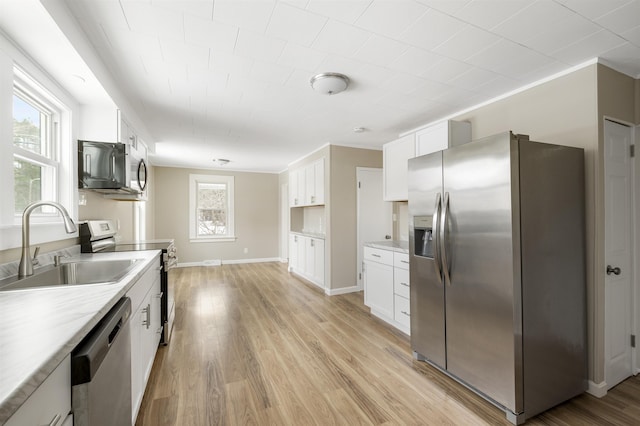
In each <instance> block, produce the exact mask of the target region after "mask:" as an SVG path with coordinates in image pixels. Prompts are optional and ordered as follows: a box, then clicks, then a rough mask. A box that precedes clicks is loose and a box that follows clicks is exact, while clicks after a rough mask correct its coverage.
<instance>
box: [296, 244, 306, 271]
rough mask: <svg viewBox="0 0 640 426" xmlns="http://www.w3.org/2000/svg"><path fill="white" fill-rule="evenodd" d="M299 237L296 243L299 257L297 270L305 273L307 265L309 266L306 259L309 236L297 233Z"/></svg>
mask: <svg viewBox="0 0 640 426" xmlns="http://www.w3.org/2000/svg"><path fill="white" fill-rule="evenodd" d="M296 237H297V238H298V243H297V244H296V253H297V257H298V261H297V268H296V272H298V273H300V274H304V270H305V267H306V266H307V261H306V258H307V256H306V254H307V253H306V245H307V237H305V236H302V235H296Z"/></svg>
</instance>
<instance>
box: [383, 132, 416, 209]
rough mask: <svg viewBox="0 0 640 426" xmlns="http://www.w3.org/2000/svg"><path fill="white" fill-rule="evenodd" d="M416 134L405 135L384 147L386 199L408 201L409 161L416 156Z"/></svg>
mask: <svg viewBox="0 0 640 426" xmlns="http://www.w3.org/2000/svg"><path fill="white" fill-rule="evenodd" d="M415 150H416V147H415V138H414V135H413V134H411V135H407V136H404V137H402V138H400V139H398V140H396V141H393V142H389V143H388V144H385V145H384V147H383V148H382V155H383V170H384V200H385V201H406V200H407V199H408V198H409V187H408V180H407V173H408V166H407V161H408V160H409V159H410V158H413V157H414V156H415Z"/></svg>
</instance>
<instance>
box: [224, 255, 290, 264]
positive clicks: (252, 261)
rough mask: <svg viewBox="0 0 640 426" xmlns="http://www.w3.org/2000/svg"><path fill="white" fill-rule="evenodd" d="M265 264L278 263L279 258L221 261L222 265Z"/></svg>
mask: <svg viewBox="0 0 640 426" xmlns="http://www.w3.org/2000/svg"><path fill="white" fill-rule="evenodd" d="M267 262H280V258H279V257H264V258H262V259H236V260H223V261H222V264H223V265H236V264H239V263H267Z"/></svg>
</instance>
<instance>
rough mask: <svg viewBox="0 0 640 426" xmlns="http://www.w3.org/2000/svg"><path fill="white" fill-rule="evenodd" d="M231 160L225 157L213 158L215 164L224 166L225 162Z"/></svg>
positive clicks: (227, 162)
mask: <svg viewBox="0 0 640 426" xmlns="http://www.w3.org/2000/svg"><path fill="white" fill-rule="evenodd" d="M230 161H231V160H227V159H226V158H214V159H213V162H214V163H215V164H216V165H217V166H226V165H227V164H229V162H230Z"/></svg>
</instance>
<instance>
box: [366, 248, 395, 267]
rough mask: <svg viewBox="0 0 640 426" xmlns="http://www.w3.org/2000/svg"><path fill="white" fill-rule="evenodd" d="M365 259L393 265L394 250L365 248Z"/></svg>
mask: <svg viewBox="0 0 640 426" xmlns="http://www.w3.org/2000/svg"><path fill="white" fill-rule="evenodd" d="M364 260H371V261H372V262H378V263H382V264H384V265H393V252H392V251H389V250H382V249H377V248H373V247H365V248H364Z"/></svg>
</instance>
